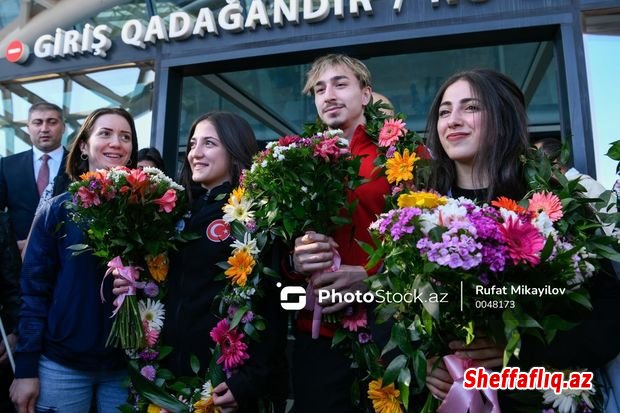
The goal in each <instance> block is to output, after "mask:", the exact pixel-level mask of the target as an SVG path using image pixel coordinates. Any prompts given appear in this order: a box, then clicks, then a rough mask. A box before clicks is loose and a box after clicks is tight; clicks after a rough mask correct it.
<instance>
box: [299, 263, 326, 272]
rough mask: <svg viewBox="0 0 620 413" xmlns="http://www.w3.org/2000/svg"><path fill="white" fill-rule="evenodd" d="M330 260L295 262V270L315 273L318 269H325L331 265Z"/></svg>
mask: <svg viewBox="0 0 620 413" xmlns="http://www.w3.org/2000/svg"><path fill="white" fill-rule="evenodd" d="M331 266H332V264H331V261H327V262H318V263H309V264H295V270H296V271H297V272H301V273H309V274H311V273H315V272H318V271H321V272H323V271H325V270H326V269H328V268H329V267H331Z"/></svg>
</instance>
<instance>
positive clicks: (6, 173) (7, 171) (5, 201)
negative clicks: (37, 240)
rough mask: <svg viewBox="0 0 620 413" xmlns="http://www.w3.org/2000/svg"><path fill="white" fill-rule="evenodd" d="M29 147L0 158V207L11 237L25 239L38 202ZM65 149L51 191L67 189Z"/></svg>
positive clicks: (31, 154) (57, 192) (56, 193)
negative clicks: (8, 222)
mask: <svg viewBox="0 0 620 413" xmlns="http://www.w3.org/2000/svg"><path fill="white" fill-rule="evenodd" d="M32 158H33V152H32V149H31V150H29V151H25V152H20V153H17V154H15V155H11V156H7V157H6V158H2V159H0V211H1V210H4V208H8V211H9V215H10V216H11V223H12V224H13V231H15V238H17V239H18V240H23V239H26V237H27V236H28V231H30V225H31V224H32V220H33V218H34V213H35V211H36V209H37V205H39V192H38V191H37V180H36V178H35V177H34V170H33V168H32ZM66 161H67V151H65V152H64V155H63V157H62V162H61V163H60V169H59V170H58V175H56V178H54V193H53V195H54V196H56V195H59V194H62V193H63V192H64V191H66V190H67V186H68V185H69V177H68V176H67V173H66V172H65V164H66Z"/></svg>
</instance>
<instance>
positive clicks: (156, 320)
mask: <svg viewBox="0 0 620 413" xmlns="http://www.w3.org/2000/svg"><path fill="white" fill-rule="evenodd" d="M138 307H139V309H140V319H141V320H142V321H146V322H147V323H148V324H149V328H151V329H153V330H157V331H160V330H161V328H162V327H163V326H164V317H165V315H166V310H165V308H164V305H163V304H162V303H161V302H160V301H157V300H152V299H150V298H147V299H146V302H144V301H140V302H138Z"/></svg>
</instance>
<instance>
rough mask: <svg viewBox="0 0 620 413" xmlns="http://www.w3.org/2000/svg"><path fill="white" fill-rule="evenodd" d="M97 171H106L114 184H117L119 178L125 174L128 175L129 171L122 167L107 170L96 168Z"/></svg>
mask: <svg viewBox="0 0 620 413" xmlns="http://www.w3.org/2000/svg"><path fill="white" fill-rule="evenodd" d="M97 172H100V173H106V172H107V174H108V178H109V179H110V180H111V181H112V182H114V183H115V184H118V183H119V182H120V180H121V178H124V177H126V176H127V175H129V173H128V172H127V171H125V170H123V169H118V168H112V169H110V170H109V171H106V170H105V169H97Z"/></svg>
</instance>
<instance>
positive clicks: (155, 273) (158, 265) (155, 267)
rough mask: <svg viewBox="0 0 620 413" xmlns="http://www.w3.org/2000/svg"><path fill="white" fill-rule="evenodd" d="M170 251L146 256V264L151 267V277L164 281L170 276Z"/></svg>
mask: <svg viewBox="0 0 620 413" xmlns="http://www.w3.org/2000/svg"><path fill="white" fill-rule="evenodd" d="M169 263H170V262H169V261H168V253H165V252H162V253H161V254H157V255H155V256H153V255H147V256H146V266H147V267H148V269H149V273H150V274H151V277H153V279H154V280H155V281H157V282H162V281H165V280H166V277H167V276H168V264H169Z"/></svg>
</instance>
